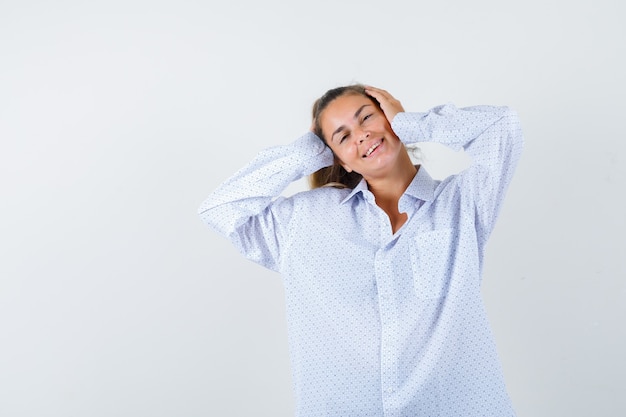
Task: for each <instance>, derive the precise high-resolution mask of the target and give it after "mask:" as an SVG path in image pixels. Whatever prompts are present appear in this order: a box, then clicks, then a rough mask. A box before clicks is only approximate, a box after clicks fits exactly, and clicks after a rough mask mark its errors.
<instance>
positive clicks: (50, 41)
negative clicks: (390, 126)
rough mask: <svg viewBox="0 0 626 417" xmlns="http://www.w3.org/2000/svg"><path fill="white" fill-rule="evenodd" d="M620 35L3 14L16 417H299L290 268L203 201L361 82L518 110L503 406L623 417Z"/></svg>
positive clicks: (489, 1)
mask: <svg viewBox="0 0 626 417" xmlns="http://www.w3.org/2000/svg"><path fill="white" fill-rule="evenodd" d="M625 19H626V13H625V6H624V3H623V2H620V1H618V0H613V1H611V0H596V1H580V0H575V1H565V0H563V1H546V0H526V1H517V2H509V1H502V0H498V1H496V0H476V1H471V2H470V1H461V0H455V1H432V2H418V1H409V0H404V1H402V0H392V1H382V0H379V1H372V0H364V1H344V2H340V1H336V0H333V1H331V0H321V1H316V2H296V1H293V2H287V1H284V2H279V1H276V0H273V1H272V0H270V1H265V2H260V1H253V0H246V1H241V2H228V3H226V2H224V3H219V2H215V1H208V2H207V1H204V2H201V1H180V0H179V1H173V0H170V1H148V0H124V1H119V0H116V1H106V2H105V1H84V2H79V1H54V2H44V1H39V2H37V1H28V0H26V1H8V0H0V141H1V142H0V143H1V148H0V185H1V190H0V191H1V194H0V199H1V200H0V204H1V206H0V245H1V246H0V257H1V258H0V415H1V416H3V417H4V416H6V417H19V416H29V417H30V416H33V417H34V416H37V417H43V416H63V417H68V416H90V417H98V416H107V417H108V416H133V417H135V416H151V417H158V416H272V417H274V416H289V415H291V414H292V413H293V400H292V397H291V380H290V373H289V372H290V371H289V363H288V356H287V355H288V352H287V339H286V325H285V317H284V306H283V289H282V286H281V280H280V277H279V276H278V275H277V274H275V273H272V272H269V271H266V270H264V269H262V268H261V267H259V266H257V265H255V264H253V263H251V262H249V261H246V260H244V259H243V258H242V257H241V256H240V255H238V254H237V253H235V251H234V249H233V248H232V247H231V246H230V244H229V243H228V242H227V241H226V240H224V239H223V238H221V237H219V236H217V235H215V234H214V233H213V232H212V231H210V230H209V229H208V228H206V227H205V226H204V225H203V224H202V223H201V222H200V220H199V219H198V217H197V215H196V209H197V207H198V206H199V204H200V203H201V201H202V200H203V199H204V198H205V197H206V196H207V195H208V193H209V192H210V191H211V190H213V188H215V187H216V186H217V185H218V184H219V183H220V182H221V181H223V180H224V179H225V178H226V177H227V176H229V175H230V174H232V173H233V172H234V171H235V170H236V169H238V168H239V167H240V166H242V165H243V164H244V163H246V162H247V161H248V160H250V159H251V158H252V157H253V156H254V155H255V154H256V152H257V151H259V150H260V149H262V148H265V147H267V146H271V145H274V144H280V143H287V142H290V141H291V140H293V139H295V138H296V137H298V136H299V135H300V134H301V133H303V132H304V131H305V130H306V129H307V128H308V126H309V123H310V121H309V117H310V116H309V113H310V107H311V104H312V102H313V101H314V99H315V98H317V97H318V96H319V95H321V94H322V93H323V92H324V91H326V90H327V89H329V88H332V87H335V86H338V85H343V84H348V83H352V82H363V83H367V84H371V85H375V86H378V87H381V88H385V89H387V90H388V91H390V92H391V93H392V94H394V95H395V96H396V97H397V98H399V99H400V100H401V101H402V103H403V104H404V106H405V108H406V109H407V110H412V111H424V110H427V109H428V108H430V107H432V106H435V105H438V104H442V103H446V102H453V103H455V104H456V105H457V106H466V105H473V104H496V105H509V106H511V107H513V108H514V109H516V110H517V111H518V113H519V115H520V117H521V120H522V125H523V128H524V133H525V138H526V148H525V151H524V154H523V157H522V161H521V163H520V165H519V168H518V171H517V173H516V176H515V178H514V181H513V183H512V185H511V188H510V190H509V193H508V196H507V200H506V203H505V206H504V209H503V211H502V213H501V217H500V220H499V223H498V225H497V227H496V230H495V232H494V234H493V235H492V239H491V241H490V244H489V246H488V252H487V258H486V268H485V276H484V284H483V293H484V296H485V300H486V303H487V308H488V311H489V315H490V318H491V322H492V324H493V330H494V333H495V336H496V339H497V343H498V348H499V351H500V355H501V359H502V363H503V366H504V370H505V375H506V379H507V384H508V387H509V391H510V394H511V396H512V399H513V402H514V404H515V407H516V409H517V411H518V413H519V416H520V417H554V416H569V417H572V416H580V417H588V416H618V415H626V397H625V396H624V392H626V361H624V359H623V352H625V351H626V336H625V326H624V318H625V317H626V303H625V302H624V300H625V298H626V284H625V283H624V281H625V277H626V267H625V255H626V253H625V252H626V251H625V250H624V249H625V242H624V234H625V233H626V228H625V220H624V218H625V214H624V213H626V207H625V203H624V198H623V196H624V190H625V186H626V169H625V158H624V154H625V146H626V145H625V139H626V137H625V136H626V135H625V134H624V120H625V118H624V113H625V110H626V109H625V106H624V98H625V83H624V74H626V65H625V63H624V59H625V56H626V55H625V52H626V51H625V45H626V36H625V30H624V21H625ZM424 152H425V154H426V165H428V166H429V169H432V171H433V173H434V174H435V175H436V176H442V175H447V174H446V172H448V171H447V170H453V169H456V168H455V167H457V165H455V164H454V163H450V164H448V163H447V162H446V160H447V158H448V156H446V154H445V153H442V152H441V151H440V150H438V149H436V148H432V149H431V148H428V147H425V151H424ZM454 158H457V156H454ZM454 158H453V160H457V162H458V161H459V160H458V158H457V159H454ZM457 168H458V167H457ZM295 187H296V188H298V187H303V185H302V184H300V185H298V184H296V186H295Z"/></svg>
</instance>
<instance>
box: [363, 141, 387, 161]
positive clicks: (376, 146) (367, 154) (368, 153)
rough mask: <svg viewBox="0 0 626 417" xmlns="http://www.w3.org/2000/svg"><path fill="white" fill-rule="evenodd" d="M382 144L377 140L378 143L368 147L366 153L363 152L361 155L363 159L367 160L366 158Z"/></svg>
mask: <svg viewBox="0 0 626 417" xmlns="http://www.w3.org/2000/svg"><path fill="white" fill-rule="evenodd" d="M382 143H383V139H381V140H379V141H378V142H376V143H375V144H373V145H372V146H370V148H369V149H368V150H367V152H365V155H363V158H367V157H368V156H370V155H371V154H372V152H374V151H375V150H376V149H377V148H378V147H379V146H380V145H382Z"/></svg>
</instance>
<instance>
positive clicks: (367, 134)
mask: <svg viewBox="0 0 626 417" xmlns="http://www.w3.org/2000/svg"><path fill="white" fill-rule="evenodd" d="M369 137H370V132H369V131H367V130H363V129H361V130H360V131H359V132H358V135H357V138H358V139H359V143H363V141H364V140H365V139H367V138H369Z"/></svg>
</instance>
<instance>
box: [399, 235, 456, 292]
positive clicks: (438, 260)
mask: <svg viewBox="0 0 626 417" xmlns="http://www.w3.org/2000/svg"><path fill="white" fill-rule="evenodd" d="M452 238H453V229H438V230H433V231H429V232H423V233H420V234H418V235H417V236H416V238H415V240H414V242H413V245H412V246H411V248H410V249H409V250H410V254H411V266H412V269H413V285H414V288H415V293H416V295H417V297H419V298H441V297H444V296H445V295H446V292H447V289H448V285H449V283H450V271H451V270H452V262H453V259H452V255H453V253H452V252H453V247H454V242H453V239H452Z"/></svg>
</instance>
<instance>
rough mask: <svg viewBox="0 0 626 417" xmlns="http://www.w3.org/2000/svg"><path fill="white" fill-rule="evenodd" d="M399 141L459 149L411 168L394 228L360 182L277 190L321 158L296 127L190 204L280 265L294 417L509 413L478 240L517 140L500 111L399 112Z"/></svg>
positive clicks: (251, 252)
mask: <svg viewBox="0 0 626 417" xmlns="http://www.w3.org/2000/svg"><path fill="white" fill-rule="evenodd" d="M392 128H393V130H394V131H395V133H396V134H397V135H398V137H399V138H400V139H401V140H402V141H403V142H404V143H405V144H411V143H417V142H421V141H429V142H439V143H442V144H445V145H447V146H450V147H451V148H453V149H455V150H460V149H464V150H465V151H466V152H467V153H469V155H470V156H471V158H472V164H471V166H470V167H469V168H467V169H465V170H464V171H462V172H461V173H459V174H457V175H452V176H450V177H448V178H446V179H444V180H443V181H438V180H434V179H432V178H431V177H430V176H429V175H428V173H427V172H426V171H425V170H424V169H423V168H420V169H419V170H418V172H417V174H416V175H415V177H414V179H413V181H412V182H411V183H410V185H409V186H408V188H407V189H406V191H405V193H404V195H403V196H402V197H401V199H400V202H399V209H400V212H405V213H407V215H408V220H407V221H406V223H405V224H404V225H403V226H402V227H401V228H400V229H399V230H397V231H396V232H395V233H393V231H392V228H391V224H390V221H389V218H388V216H387V215H386V213H385V212H384V211H383V210H382V209H381V208H380V207H378V206H377V205H376V202H375V198H374V195H373V194H372V193H371V192H370V191H369V190H368V187H367V183H366V182H365V181H364V180H363V181H361V183H359V184H358V185H357V186H356V187H355V188H354V189H340V188H334V187H322V188H318V189H314V190H309V191H304V192H300V193H297V194H295V195H293V196H289V197H284V196H281V193H282V191H283V190H284V189H285V188H286V187H287V186H288V185H289V184H290V183H291V182H293V181H295V180H297V179H299V178H302V177H303V176H305V175H308V174H311V173H312V172H314V171H316V170H318V169H320V168H322V167H324V166H328V165H330V164H331V163H332V154H331V152H330V150H329V149H328V148H327V147H326V146H325V145H324V144H323V142H322V141H321V140H320V139H319V138H317V137H316V136H315V135H314V134H312V133H307V134H305V135H304V136H302V137H301V138H299V139H297V140H296V141H295V142H293V143H291V144H288V145H282V146H275V147H272V148H269V149H267V150H264V151H262V152H260V153H259V154H258V156H257V157H256V158H255V159H254V160H253V161H252V162H250V163H249V164H248V165H247V166H245V167H244V168H242V169H241V170H239V171H238V172H237V173H236V174H234V175H233V176H232V177H231V178H230V179H228V180H227V181H226V182H224V183H223V184H222V185H221V186H219V187H218V188H217V189H216V190H215V191H214V192H213V193H212V194H211V195H210V196H209V197H208V199H207V200H206V201H205V202H204V203H203V204H202V205H201V207H200V209H199V214H200V216H201V218H202V220H204V221H205V222H206V223H207V224H208V225H210V226H211V227H212V228H214V229H215V230H216V231H217V232H219V233H221V234H222V235H223V236H225V237H227V238H228V239H230V241H231V242H232V243H233V244H234V245H235V247H236V248H237V249H238V250H239V251H240V252H241V253H242V254H243V255H244V256H245V257H247V258H248V259H250V260H252V261H254V262H257V263H259V264H261V265H263V266H265V267H267V268H270V269H272V270H275V271H277V272H279V273H280V274H281V276H282V279H283V282H284V288H285V297H286V314H287V326H288V335H289V337H288V338H289V351H290V359H291V367H292V372H293V383H294V393H295V398H296V414H297V415H298V416H302V417H305V416H342V417H347V416H358V417H367V416H403V417H417V416H426V417H435V416H446V417H447V416H450V417H461V416H462V417H472V416H494V417H495V416H497V417H507V416H514V415H515V414H514V411H513V408H512V405H511V401H510V399H509V396H508V395H507V392H506V388H505V383H504V380H503V374H502V370H501V367H500V365H499V361H498V357H497V352H496V348H495V345H494V341H493V337H492V334H491V331H490V327H489V324H488V320H487V317H486V314H485V309H484V305H483V301H482V298H481V293H480V283H481V272H482V264H483V256H484V252H485V244H486V242H487V238H488V237H489V234H490V232H491V231H492V229H493V227H494V224H495V221H496V217H497V215H498V212H499V210H500V207H501V204H502V201H503V197H504V195H505V191H506V188H507V186H508V184H509V182H510V181H511V178H512V176H513V171H514V169H515V166H516V163H517V161H518V159H519V157H520V153H521V149H522V133H521V129H520V124H519V120H518V118H517V116H516V114H515V112H513V111H511V110H510V109H508V108H506V107H491V106H476V107H468V108H462V109H459V108H456V107H455V106H454V105H451V104H448V105H443V106H439V107H436V108H433V109H432V110H430V111H428V112H425V113H406V112H402V113H398V114H397V115H396V116H395V118H394V119H393V122H392Z"/></svg>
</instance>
